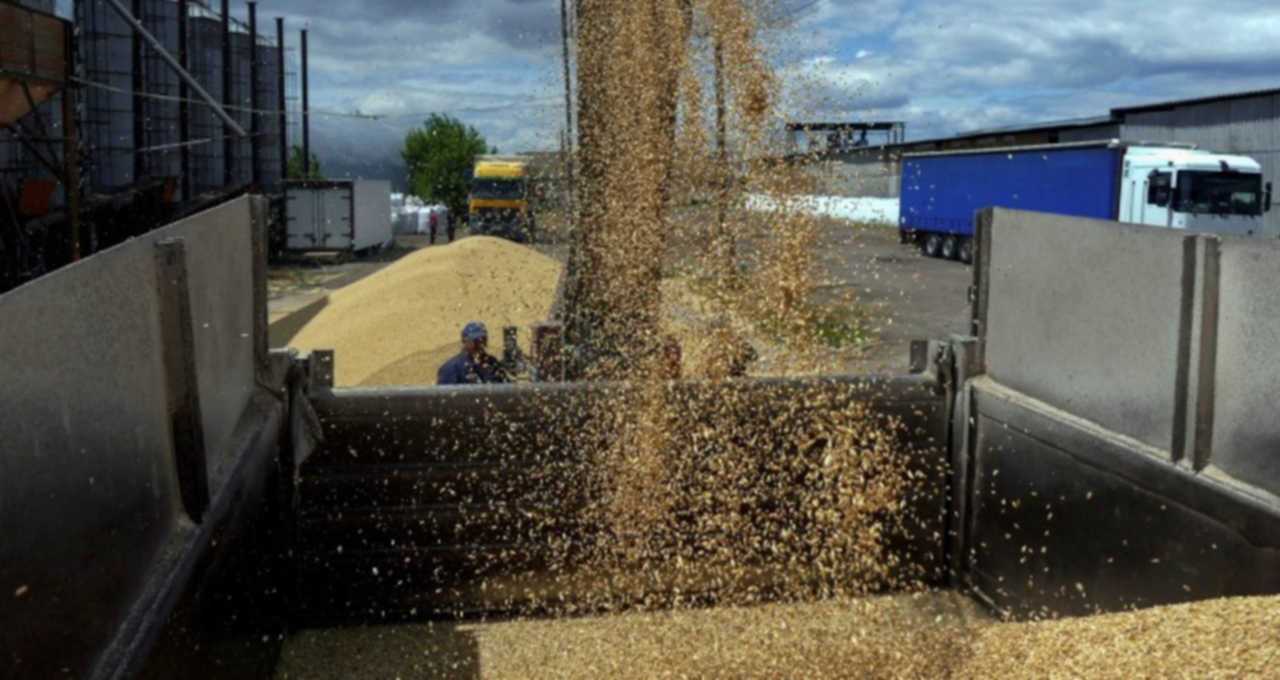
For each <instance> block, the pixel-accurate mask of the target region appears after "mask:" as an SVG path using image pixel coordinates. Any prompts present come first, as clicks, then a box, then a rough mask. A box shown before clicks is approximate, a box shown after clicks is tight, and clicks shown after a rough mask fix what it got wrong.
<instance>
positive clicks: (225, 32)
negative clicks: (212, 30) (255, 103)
mask: <svg viewBox="0 0 1280 680" xmlns="http://www.w3.org/2000/svg"><path fill="white" fill-rule="evenodd" d="M221 10H222V103H223V105H225V106H227V107H231V106H235V105H236V104H237V102H235V101H234V100H233V99H232V97H231V64H232V63H234V60H233V55H232V54H231V2H230V0H222V6H221ZM240 134H241V135H243V134H244V132H243V131H242V132H241V133H240ZM235 152H236V145H235V140H234V139H232V135H231V132H230V130H229V128H228V127H227V126H225V125H224V126H223V129H222V184H223V186H231V184H232V183H234V182H235V180H236V170H237V169H238V166H239V165H240V163H239V159H237V158H236V157H235Z"/></svg>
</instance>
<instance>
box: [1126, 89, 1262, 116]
mask: <svg viewBox="0 0 1280 680" xmlns="http://www.w3.org/2000/svg"><path fill="white" fill-rule="evenodd" d="M1276 94H1280V87H1273V88H1270V89H1266V90H1249V91H1246V92H1230V93H1227V94H1216V95H1211V96H1207V97H1195V98H1192V99H1175V100H1173V101H1166V102H1157V103H1155V104H1142V105H1140V106H1122V107H1119V108H1114V109H1111V115H1112V117H1115V118H1122V117H1123V116H1124V115H1125V114H1127V113H1140V112H1144V111H1161V110H1165V109H1173V108H1177V107H1179V106H1192V105H1195V104H1209V103H1213V102H1223V101H1231V100H1233V99H1248V98H1250V97H1269V96H1272V95H1276Z"/></svg>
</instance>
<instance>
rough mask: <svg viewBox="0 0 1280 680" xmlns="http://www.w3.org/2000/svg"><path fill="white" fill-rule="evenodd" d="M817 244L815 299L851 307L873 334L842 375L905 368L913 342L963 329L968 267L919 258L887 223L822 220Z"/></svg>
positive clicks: (966, 312)
mask: <svg viewBox="0 0 1280 680" xmlns="http://www.w3.org/2000/svg"><path fill="white" fill-rule="evenodd" d="M819 244H820V245H819V249H818V266H819V268H820V274H819V284H820V287H819V298H820V299H822V300H823V301H828V302H837V303H844V302H847V303H849V304H852V305H854V306H855V308H856V309H857V310H858V313H859V315H860V316H863V317H864V318H865V322H866V323H867V325H868V327H869V328H870V330H871V331H872V339H871V342H870V343H869V344H868V347H867V351H866V355H865V356H864V357H862V358H860V359H856V360H852V361H848V362H846V363H845V365H844V366H843V367H842V368H843V370H844V371H845V372H847V373H868V372H874V373H900V372H905V371H906V370H907V366H908V363H909V362H908V358H909V353H910V346H911V341H912V340H927V339H945V338H947V337H949V336H950V335H951V334H952V333H967V332H968V330H969V298H968V294H969V285H970V284H971V283H972V277H973V272H972V268H971V267H970V266H969V265H966V264H963V263H961V262H956V261H952V260H940V259H935V258H928V257H925V256H924V255H922V254H921V253H920V250H919V248H918V247H916V246H914V245H909V244H903V243H899V242H898V231H897V229H894V228H892V227H884V226H877V225H861V224H852V223H849V222H845V221H841V220H824V221H823V222H822V235H821V239H820V242H819Z"/></svg>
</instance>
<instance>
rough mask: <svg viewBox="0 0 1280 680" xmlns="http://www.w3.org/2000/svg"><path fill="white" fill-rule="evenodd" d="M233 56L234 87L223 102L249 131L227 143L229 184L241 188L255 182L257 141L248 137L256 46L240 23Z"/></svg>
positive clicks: (234, 26)
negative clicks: (254, 46)
mask: <svg viewBox="0 0 1280 680" xmlns="http://www.w3.org/2000/svg"><path fill="white" fill-rule="evenodd" d="M229 44H230V47H231V52H230V53H229V57H230V60H229V63H228V66H229V67H230V73H229V76H230V77H229V78H228V79H227V82H228V83H229V84H230V85H231V88H230V90H229V91H228V92H227V93H226V97H224V98H223V101H224V102H225V103H226V106H227V113H229V114H231V117H232V118H233V119H234V120H235V121H236V123H238V124H239V125H240V127H241V128H243V129H244V131H245V133H246V134H245V136H237V137H232V138H228V139H227V140H226V144H225V149H226V152H227V162H228V165H227V168H228V173H227V184H229V185H231V186H240V185H243V184H248V183H249V182H251V181H252V180H253V167H252V166H253V164H252V147H251V144H252V143H253V141H254V140H253V138H252V137H251V136H250V135H249V134H248V133H250V131H251V130H252V127H253V125H252V118H253V115H252V114H251V113H250V111H249V109H250V108H251V107H252V105H253V94H252V89H251V88H252V83H251V82H250V73H249V71H250V63H249V61H250V59H251V57H252V54H253V42H252V39H251V37H250V36H249V33H248V31H247V30H245V27H244V26H242V25H240V24H239V23H232V24H231V35H230V43H229Z"/></svg>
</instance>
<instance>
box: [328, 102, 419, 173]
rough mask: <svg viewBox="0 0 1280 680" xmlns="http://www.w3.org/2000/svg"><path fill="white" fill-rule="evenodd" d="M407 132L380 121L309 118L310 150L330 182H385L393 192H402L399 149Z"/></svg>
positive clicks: (401, 168)
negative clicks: (368, 180) (378, 180)
mask: <svg viewBox="0 0 1280 680" xmlns="http://www.w3.org/2000/svg"><path fill="white" fill-rule="evenodd" d="M407 131H408V128H407V127H406V128H405V129H403V130H401V129H397V128H396V127H394V126H391V125H388V124H386V123H384V122H382V121H375V120H364V119H353V118H336V117H330V116H312V118H311V149H312V152H313V153H314V154H315V155H316V157H317V158H318V159H319V160H320V169H321V170H322V171H323V172H324V175H325V177H327V178H329V179H386V180H390V181H391V189H392V191H404V190H405V189H407V188H408V186H409V182H408V177H407V175H408V170H407V169H406V168H405V164H404V160H402V159H401V158H400V147H401V145H402V144H403V143H404V135H405V133H406V132H407Z"/></svg>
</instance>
